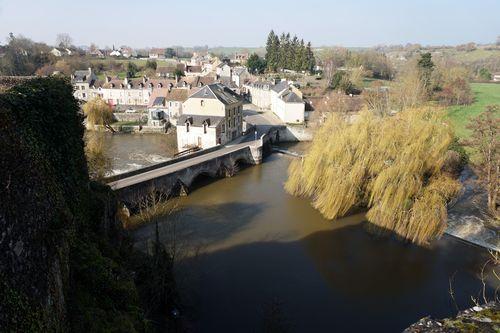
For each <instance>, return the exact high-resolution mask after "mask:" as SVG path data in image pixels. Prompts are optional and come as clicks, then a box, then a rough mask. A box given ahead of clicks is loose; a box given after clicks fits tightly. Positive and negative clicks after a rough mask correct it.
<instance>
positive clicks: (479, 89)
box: [448, 83, 500, 138]
mask: <svg viewBox="0 0 500 333" xmlns="http://www.w3.org/2000/svg"><path fill="white" fill-rule="evenodd" d="M471 87H472V91H473V92H474V95H475V101H474V103H472V104H471V105H466V106H452V107H450V108H448V117H449V118H450V121H451V123H452V125H453V126H454V127H455V133H456V135H457V136H458V137H459V138H467V137H468V136H469V135H470V130H468V129H467V128H466V126H467V124H468V123H469V121H470V119H471V118H474V117H476V116H477V115H479V114H480V113H481V112H483V111H484V110H485V107H486V106H487V105H491V104H500V84H495V83H472V84H471Z"/></svg>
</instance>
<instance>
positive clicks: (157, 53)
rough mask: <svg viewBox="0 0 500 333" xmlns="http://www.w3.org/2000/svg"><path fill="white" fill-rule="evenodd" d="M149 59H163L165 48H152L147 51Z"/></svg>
mask: <svg viewBox="0 0 500 333" xmlns="http://www.w3.org/2000/svg"><path fill="white" fill-rule="evenodd" d="M149 58H150V59H165V49H160V48H154V49H151V50H150V51H149Z"/></svg>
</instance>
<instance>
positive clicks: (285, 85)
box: [245, 81, 305, 124]
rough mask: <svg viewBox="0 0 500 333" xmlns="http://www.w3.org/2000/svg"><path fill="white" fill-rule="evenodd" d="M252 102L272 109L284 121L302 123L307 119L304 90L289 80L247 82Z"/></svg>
mask: <svg viewBox="0 0 500 333" xmlns="http://www.w3.org/2000/svg"><path fill="white" fill-rule="evenodd" d="M245 88H246V90H247V92H248V95H249V99H250V102H252V103H253V104H255V105H256V106H258V107H260V108H262V109H271V111H272V112H273V113H274V114H276V115H277V116H278V117H279V118H280V119H281V120H282V121H283V122H285V123H290V124H302V123H303V122H304V120H305V102H304V100H303V97H302V92H300V90H299V89H297V88H296V87H295V86H293V85H292V84H291V83H290V82H288V81H280V82H278V83H276V84H273V83H270V82H262V81H257V82H253V83H251V84H246V85H245Z"/></svg>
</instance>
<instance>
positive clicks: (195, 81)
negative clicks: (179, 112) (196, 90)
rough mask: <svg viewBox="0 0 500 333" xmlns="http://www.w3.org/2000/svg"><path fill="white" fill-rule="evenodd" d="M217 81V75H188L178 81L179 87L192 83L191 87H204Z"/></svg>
mask: <svg viewBox="0 0 500 333" xmlns="http://www.w3.org/2000/svg"><path fill="white" fill-rule="evenodd" d="M214 82H215V77H213V76H188V77H184V78H182V79H181V80H179V82H178V83H177V87H179V88H181V87H185V86H186V85H189V84H190V85H191V87H202V86H206V85H207V84H212V83H214Z"/></svg>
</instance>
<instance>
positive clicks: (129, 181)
mask: <svg viewBox="0 0 500 333" xmlns="http://www.w3.org/2000/svg"><path fill="white" fill-rule="evenodd" d="M259 142H260V140H257V141H255V140H251V141H248V142H243V143H238V144H234V145H227V146H226V147H223V148H221V149H219V150H216V151H213V152H210V153H207V154H204V155H200V156H196V157H193V158H189V159H187V160H184V161H180V162H177V163H174V164H171V165H167V166H164V167H161V168H158V169H154V170H150V171H146V172H144V173H140V174H137V175H133V176H130V177H127V178H124V179H120V180H116V181H114V182H111V183H109V184H108V185H109V186H110V187H111V188H112V189H113V190H118V189H121V188H124V187H128V186H131V185H134V184H138V183H142V182H144V181H148V180H151V179H154V178H157V177H160V176H164V175H167V174H169V173H173V172H176V171H179V170H182V169H185V168H188V167H191V166H194V165H197V164H199V163H203V162H206V161H208V160H211V159H213V158H217V157H220V156H224V155H226V154H229V153H232V152H235V151H237V150H240V149H242V148H245V147H249V146H251V145H254V144H257V143H259Z"/></svg>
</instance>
